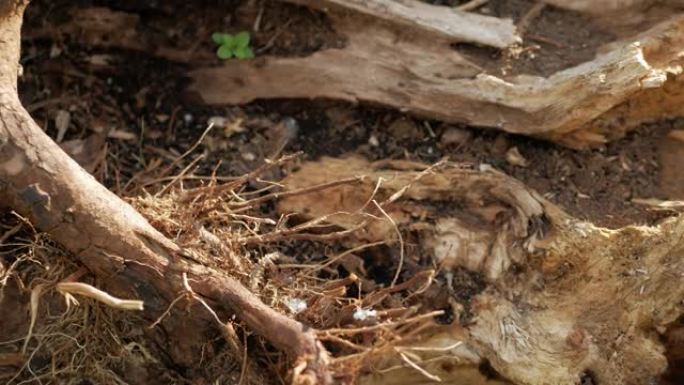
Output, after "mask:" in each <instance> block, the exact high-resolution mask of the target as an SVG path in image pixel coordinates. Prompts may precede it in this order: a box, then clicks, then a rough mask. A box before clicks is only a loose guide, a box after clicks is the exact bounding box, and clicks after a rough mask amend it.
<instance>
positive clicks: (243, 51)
mask: <svg viewBox="0 0 684 385" xmlns="http://www.w3.org/2000/svg"><path fill="white" fill-rule="evenodd" d="M234 53H235V57H236V58H238V59H251V58H253V57H254V52H253V51H252V49H251V48H249V47H238V48H236V49H235V52H234Z"/></svg>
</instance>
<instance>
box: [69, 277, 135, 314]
mask: <svg viewBox="0 0 684 385" xmlns="http://www.w3.org/2000/svg"><path fill="white" fill-rule="evenodd" d="M56 288H57V291H59V292H60V293H62V294H65V293H66V294H79V295H82V296H84V297H88V298H92V299H94V300H97V301H100V302H102V303H104V304H105V305H108V306H110V307H113V308H116V309H121V310H143V301H140V300H133V299H120V298H116V297H114V296H112V295H110V294H108V293H105V292H104V291H102V290H100V289H97V288H95V287H93V286H91V285H88V284H87V283H83V282H60V283H58V284H57V287H56Z"/></svg>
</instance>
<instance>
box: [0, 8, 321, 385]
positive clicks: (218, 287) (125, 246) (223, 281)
mask: <svg viewBox="0 0 684 385" xmlns="http://www.w3.org/2000/svg"><path fill="white" fill-rule="evenodd" d="M27 3H28V2H27V1H21V0H17V1H10V2H3V4H2V7H0V36H2V39H0V180H2V186H1V188H0V196H2V199H3V202H4V203H5V204H6V205H8V206H9V207H11V208H13V209H14V210H16V211H17V212H19V213H20V214H22V215H24V216H26V217H27V218H28V219H30V220H31V222H32V223H34V224H35V225H36V226H37V227H38V228H39V229H41V230H43V231H45V232H48V233H50V235H51V236H52V237H53V238H54V239H55V240H56V241H57V242H59V243H60V244H62V245H63V246H64V247H65V248H66V249H67V250H69V251H71V252H72V253H73V255H74V257H75V258H77V259H78V260H79V261H80V262H81V263H83V265H85V266H86V267H87V268H88V269H89V270H90V271H92V272H93V273H95V274H96V275H97V276H98V277H100V278H101V279H102V280H103V281H104V282H105V286H106V289H107V290H108V291H110V292H112V293H116V294H118V295H123V296H129V297H133V298H136V299H140V300H142V301H143V302H144V305H145V311H146V314H147V317H149V318H150V319H155V318H157V317H159V316H160V314H162V313H163V312H164V311H165V310H166V309H167V308H168V307H169V304H170V303H171V302H172V301H173V300H174V298H176V297H177V296H178V295H179V294H180V293H183V292H184V291H185V290H186V289H187V288H186V287H185V286H184V279H183V277H184V276H186V277H187V280H188V282H189V284H190V286H191V289H192V290H193V291H194V292H195V293H197V294H198V295H200V296H202V297H204V298H206V299H208V300H210V301H211V302H212V303H215V304H217V306H219V307H222V308H224V309H225V310H226V311H227V312H229V313H234V314H236V315H237V316H238V317H239V318H240V319H241V320H243V321H244V322H245V323H246V324H247V325H248V326H249V327H250V328H252V329H253V330H254V331H255V332H257V333H259V334H260V335H262V336H264V337H265V338H266V339H267V340H269V341H270V342H271V343H273V345H274V346H276V347H277V348H279V349H282V350H284V351H287V352H288V353H289V354H291V355H292V357H293V358H294V359H295V360H296V361H297V363H296V366H297V367H299V369H298V371H296V372H295V373H294V374H295V382H296V383H300V382H301V383H311V382H316V383H329V382H330V380H331V379H330V376H329V373H328V372H327V368H326V365H327V353H326V351H325V349H324V348H323V347H322V345H320V344H319V343H318V341H317V339H316V336H315V334H314V331H313V330H312V329H310V328H306V327H305V326H304V325H302V324H300V323H299V322H296V321H294V320H292V319H290V318H288V317H286V316H284V315H282V314H280V313H278V312H276V311H274V310H273V309H271V308H269V307H268V306H266V305H264V304H263V303H262V302H261V301H260V300H259V299H258V298H257V297H256V296H255V295H254V294H253V293H251V292H250V291H249V290H247V289H246V288H245V287H243V286H242V284H241V283H240V282H238V281H237V280H235V279H234V278H231V277H230V276H228V275H227V274H226V273H223V272H219V271H217V270H214V269H211V268H208V267H205V266H202V265H199V264H197V263H196V262H193V261H192V259H189V258H186V257H185V256H184V252H183V250H181V249H180V248H179V247H178V246H177V245H176V244H174V243H173V242H172V241H170V240H169V239H167V238H165V237H164V236H163V235H162V234H161V233H159V232H158V231H157V230H155V229H154V228H153V227H152V226H150V225H149V223H148V222H147V221H146V220H145V219H144V218H143V217H142V216H141V215H140V214H139V213H137V212H136V211H135V210H134V209H133V208H132V207H131V206H130V205H129V204H127V203H126V202H124V201H123V200H121V198H119V197H117V196H116V195H115V194H114V193H112V192H110V191H109V190H107V189H106V188H105V187H104V186H102V185H100V184H99V183H98V182H97V181H96V180H95V179H94V178H93V177H92V176H91V175H90V174H88V173H87V172H86V171H85V170H83V169H82V168H81V167H80V166H79V165H78V164H77V163H76V162H75V161H74V160H72V159H71V158H69V156H68V155H67V154H66V153H65V152H64V151H62V150H61V149H60V147H59V146H58V145H57V144H55V143H54V142H53V141H52V140H51V139H50V138H49V137H48V136H47V135H46V134H45V133H44V132H43V131H42V130H41V129H40V127H38V125H37V124H36V123H35V122H34V121H33V119H32V118H31V117H30V116H29V114H28V112H26V110H25V109H24V108H23V107H22V105H21V103H20V101H19V98H18V95H17V87H16V81H17V74H18V63H19V48H20V28H21V20H22V14H23V10H24V8H25V6H26V5H27ZM204 318H206V317H197V318H196V319H190V320H187V321H185V322H183V323H184V326H185V327H186V328H190V330H191V332H192V333H196V332H197V330H196V329H203V328H204V329H206V328H207V327H208V326H209V325H207V324H206V321H204ZM174 332H175V333H181V331H180V330H175V331H174ZM182 333H186V331H182ZM169 334H170V335H173V334H174V333H169ZM163 343H165V344H168V345H169V349H168V351H170V352H174V351H177V350H178V349H180V348H179V347H174V346H172V345H173V341H163Z"/></svg>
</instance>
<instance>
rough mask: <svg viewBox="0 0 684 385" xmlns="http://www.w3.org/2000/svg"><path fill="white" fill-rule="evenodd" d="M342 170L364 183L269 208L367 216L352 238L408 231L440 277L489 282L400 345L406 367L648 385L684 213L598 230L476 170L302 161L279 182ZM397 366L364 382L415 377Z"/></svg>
mask: <svg viewBox="0 0 684 385" xmlns="http://www.w3.org/2000/svg"><path fill="white" fill-rule="evenodd" d="M351 175H363V176H364V179H363V181H364V183H363V185H361V186H358V185H357V186H341V187H337V188H334V189H327V190H325V191H319V192H315V193H312V194H311V195H307V196H295V197H289V198H286V199H283V200H282V201H281V202H280V205H279V209H280V210H281V212H283V213H291V212H295V213H299V214H300V215H303V216H305V217H307V218H316V217H319V216H327V218H328V219H329V220H330V222H332V223H334V224H336V225H338V226H339V227H341V228H343V229H349V228H354V227H355V226H358V225H359V224H360V223H364V222H368V225H367V226H366V227H365V231H360V232H357V233H355V235H356V237H357V242H358V243H359V244H363V243H366V242H373V241H377V240H387V239H394V243H395V244H398V243H399V242H401V240H400V239H398V238H397V232H396V229H395V226H399V228H401V229H402V230H403V231H404V232H414V233H417V234H418V240H419V245H418V250H420V251H415V252H414V253H415V254H416V255H415V256H414V258H420V255H421V254H423V253H424V254H425V255H427V256H430V257H431V258H432V259H433V260H434V262H435V263H436V264H437V266H438V267H439V268H441V269H442V270H443V271H444V274H445V276H446V277H447V282H449V278H448V277H449V276H450V275H451V276H452V277H453V274H455V273H456V271H457V270H459V269H460V270H463V269H465V270H466V271H469V272H470V273H472V274H481V275H482V276H483V277H485V279H486V281H487V285H486V288H485V289H484V290H482V291H481V292H479V293H478V294H476V295H475V296H473V297H472V298H470V299H468V300H466V301H462V300H461V301H460V304H459V306H460V310H458V308H457V309H456V310H454V311H455V312H456V315H455V319H457V320H461V322H454V323H453V324H452V326H450V327H435V328H433V329H432V330H427V331H423V332H422V333H421V334H420V335H419V336H413V337H414V339H413V340H412V341H415V342H414V345H411V343H409V342H405V343H404V344H402V346H406V347H411V346H414V347H415V346H418V347H419V349H418V348H416V350H418V352H416V351H414V352H415V353H416V354H418V355H419V356H420V360H415V361H414V363H416V364H417V365H419V367H420V368H421V369H422V370H424V371H425V372H426V373H429V374H430V375H433V376H437V377H439V378H441V380H443V381H444V382H447V383H450V384H473V383H478V384H479V383H485V382H486V379H482V378H480V379H479V380H476V379H474V378H473V375H472V372H471V370H472V369H473V366H477V365H479V364H481V363H482V360H486V361H487V362H489V363H491V365H492V366H493V367H494V369H495V370H496V371H497V372H498V373H500V374H502V375H503V377H504V378H505V379H506V380H509V381H511V382H513V383H515V384H526V385H549V384H554V385H566V384H567V385H574V384H577V383H580V381H581V380H582V379H583V378H584V379H586V378H589V377H591V378H592V379H593V380H594V381H595V383H598V384H615V385H623V384H634V385H637V384H648V383H657V381H658V377H659V376H660V375H661V374H662V373H663V372H664V370H665V368H666V366H667V360H666V359H665V357H664V355H663V347H662V345H661V342H660V340H659V334H662V333H664V332H665V330H666V326H667V325H669V324H671V323H673V322H674V321H676V320H677V319H678V317H679V316H680V315H681V314H682V312H683V311H684V308H683V307H682V300H684V286H683V285H682V277H683V276H684V258H682V255H683V254H682V253H684V242H682V239H684V218H682V217H681V216H680V217H677V218H671V219H669V220H666V221H665V222H663V223H662V224H660V225H659V226H656V227H643V226H630V227H626V228H623V229H620V230H608V229H603V228H598V227H596V226H593V225H592V224H590V223H586V222H582V221H579V220H577V219H574V218H572V217H570V216H569V215H567V214H566V213H565V212H563V211H562V210H561V209H559V208H558V207H556V206H555V205H553V204H552V203H550V202H549V201H547V200H546V199H544V198H542V197H541V196H540V195H539V194H537V193H536V192H534V191H532V190H530V189H529V188H527V187H526V186H524V185H523V184H521V183H520V182H518V181H516V180H514V179H512V178H510V177H507V176H505V175H503V174H501V173H499V172H497V171H495V170H493V169H491V167H487V166H483V167H481V169H479V170H474V169H469V168H464V167H462V166H459V165H452V164H446V165H442V166H434V167H433V168H428V167H427V166H425V165H420V164H411V163H406V162H392V161H385V162H377V163H369V162H367V161H365V160H362V159H359V158H345V159H331V158H324V159H322V160H321V161H319V162H308V163H305V164H303V165H302V166H301V168H300V169H299V170H298V171H297V172H296V173H294V174H293V175H291V176H289V177H288V178H286V179H285V180H284V184H285V185H286V186H288V188H305V187H307V186H312V185H320V184H321V183H329V182H331V181H334V180H337V179H338V178H345V177H348V176H351ZM369 197H372V198H373V199H374V201H375V202H379V203H378V206H377V207H378V208H377V209H374V208H373V205H368V204H367V202H368V201H369V199H370V198H369ZM380 206H382V207H383V208H382V209H379V207H380ZM364 207H368V209H367V210H365V211H363V208H364ZM435 207H444V208H448V209H440V210H437V209H435ZM385 214H386V215H387V216H385ZM388 218H391V220H390V219H388ZM400 247H403V244H402V245H401V246H400ZM406 258H407V259H408V258H411V257H410V256H408V255H407V256H406ZM398 268H399V269H401V265H399V267H398ZM452 279H453V278H452ZM454 285H456V284H454ZM442 290H449V291H451V290H454V291H457V288H456V286H451V284H447V286H446V287H444V288H442ZM459 312H460V314H459ZM458 342H463V345H458ZM449 347H451V348H449ZM420 352H422V353H420ZM395 353H396V352H395ZM477 357H479V358H477ZM398 364H399V366H400V367H401V366H402V365H401V364H402V362H401V359H399V357H397V356H395V359H394V360H391V359H390V358H388V357H387V356H384V357H382V358H381V359H379V360H377V361H376V362H375V363H369V364H368V365H369V366H370V365H372V366H374V367H375V369H376V370H377V371H379V372H382V371H383V368H388V367H394V366H397V365H398ZM403 366H404V367H405V368H404V370H405V371H415V368H412V367H409V366H408V365H406V364H405V363H404V365H403ZM398 373H400V372H397V371H396V370H394V371H392V372H391V374H389V373H388V374H387V376H391V377H387V378H383V376H382V375H379V374H373V375H369V376H368V378H366V381H367V382H368V383H372V384H375V383H386V381H389V379H390V378H391V379H392V380H391V381H389V382H391V383H394V384H397V383H406V384H408V383H413V382H412V381H415V380H416V379H415V376H408V377H405V376H404V375H400V374H398ZM401 379H405V380H406V381H405V382H403V381H402V380H401ZM389 382H387V383H389Z"/></svg>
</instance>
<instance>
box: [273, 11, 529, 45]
mask: <svg viewBox="0 0 684 385" xmlns="http://www.w3.org/2000/svg"><path fill="white" fill-rule="evenodd" d="M286 1H288V2H290V3H295V4H301V5H306V6H308V7H311V8H315V9H319V10H323V11H326V12H329V11H333V10H334V11H339V10H342V11H352V12H355V13H358V14H361V15H364V16H368V17H370V18H371V19H372V20H373V21H372V22H377V21H382V22H386V23H389V24H391V25H394V26H396V27H398V28H407V29H408V31H409V32H410V33H415V34H422V35H425V34H430V35H434V36H435V37H439V38H442V39H444V40H447V41H450V42H453V43H458V42H463V43H474V44H481V45H485V46H490V47H496V48H505V47H508V46H511V45H513V44H515V43H519V42H520V37H519V36H518V34H517V33H516V30H515V25H514V24H513V22H512V21H511V20H510V19H499V18H495V17H490V16H484V15H478V14H475V13H468V12H461V11H458V10H454V9H449V8H447V7H442V6H436V5H431V4H427V3H425V2H422V1H419V0H392V1H388V0H286ZM369 38H370V36H369Z"/></svg>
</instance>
